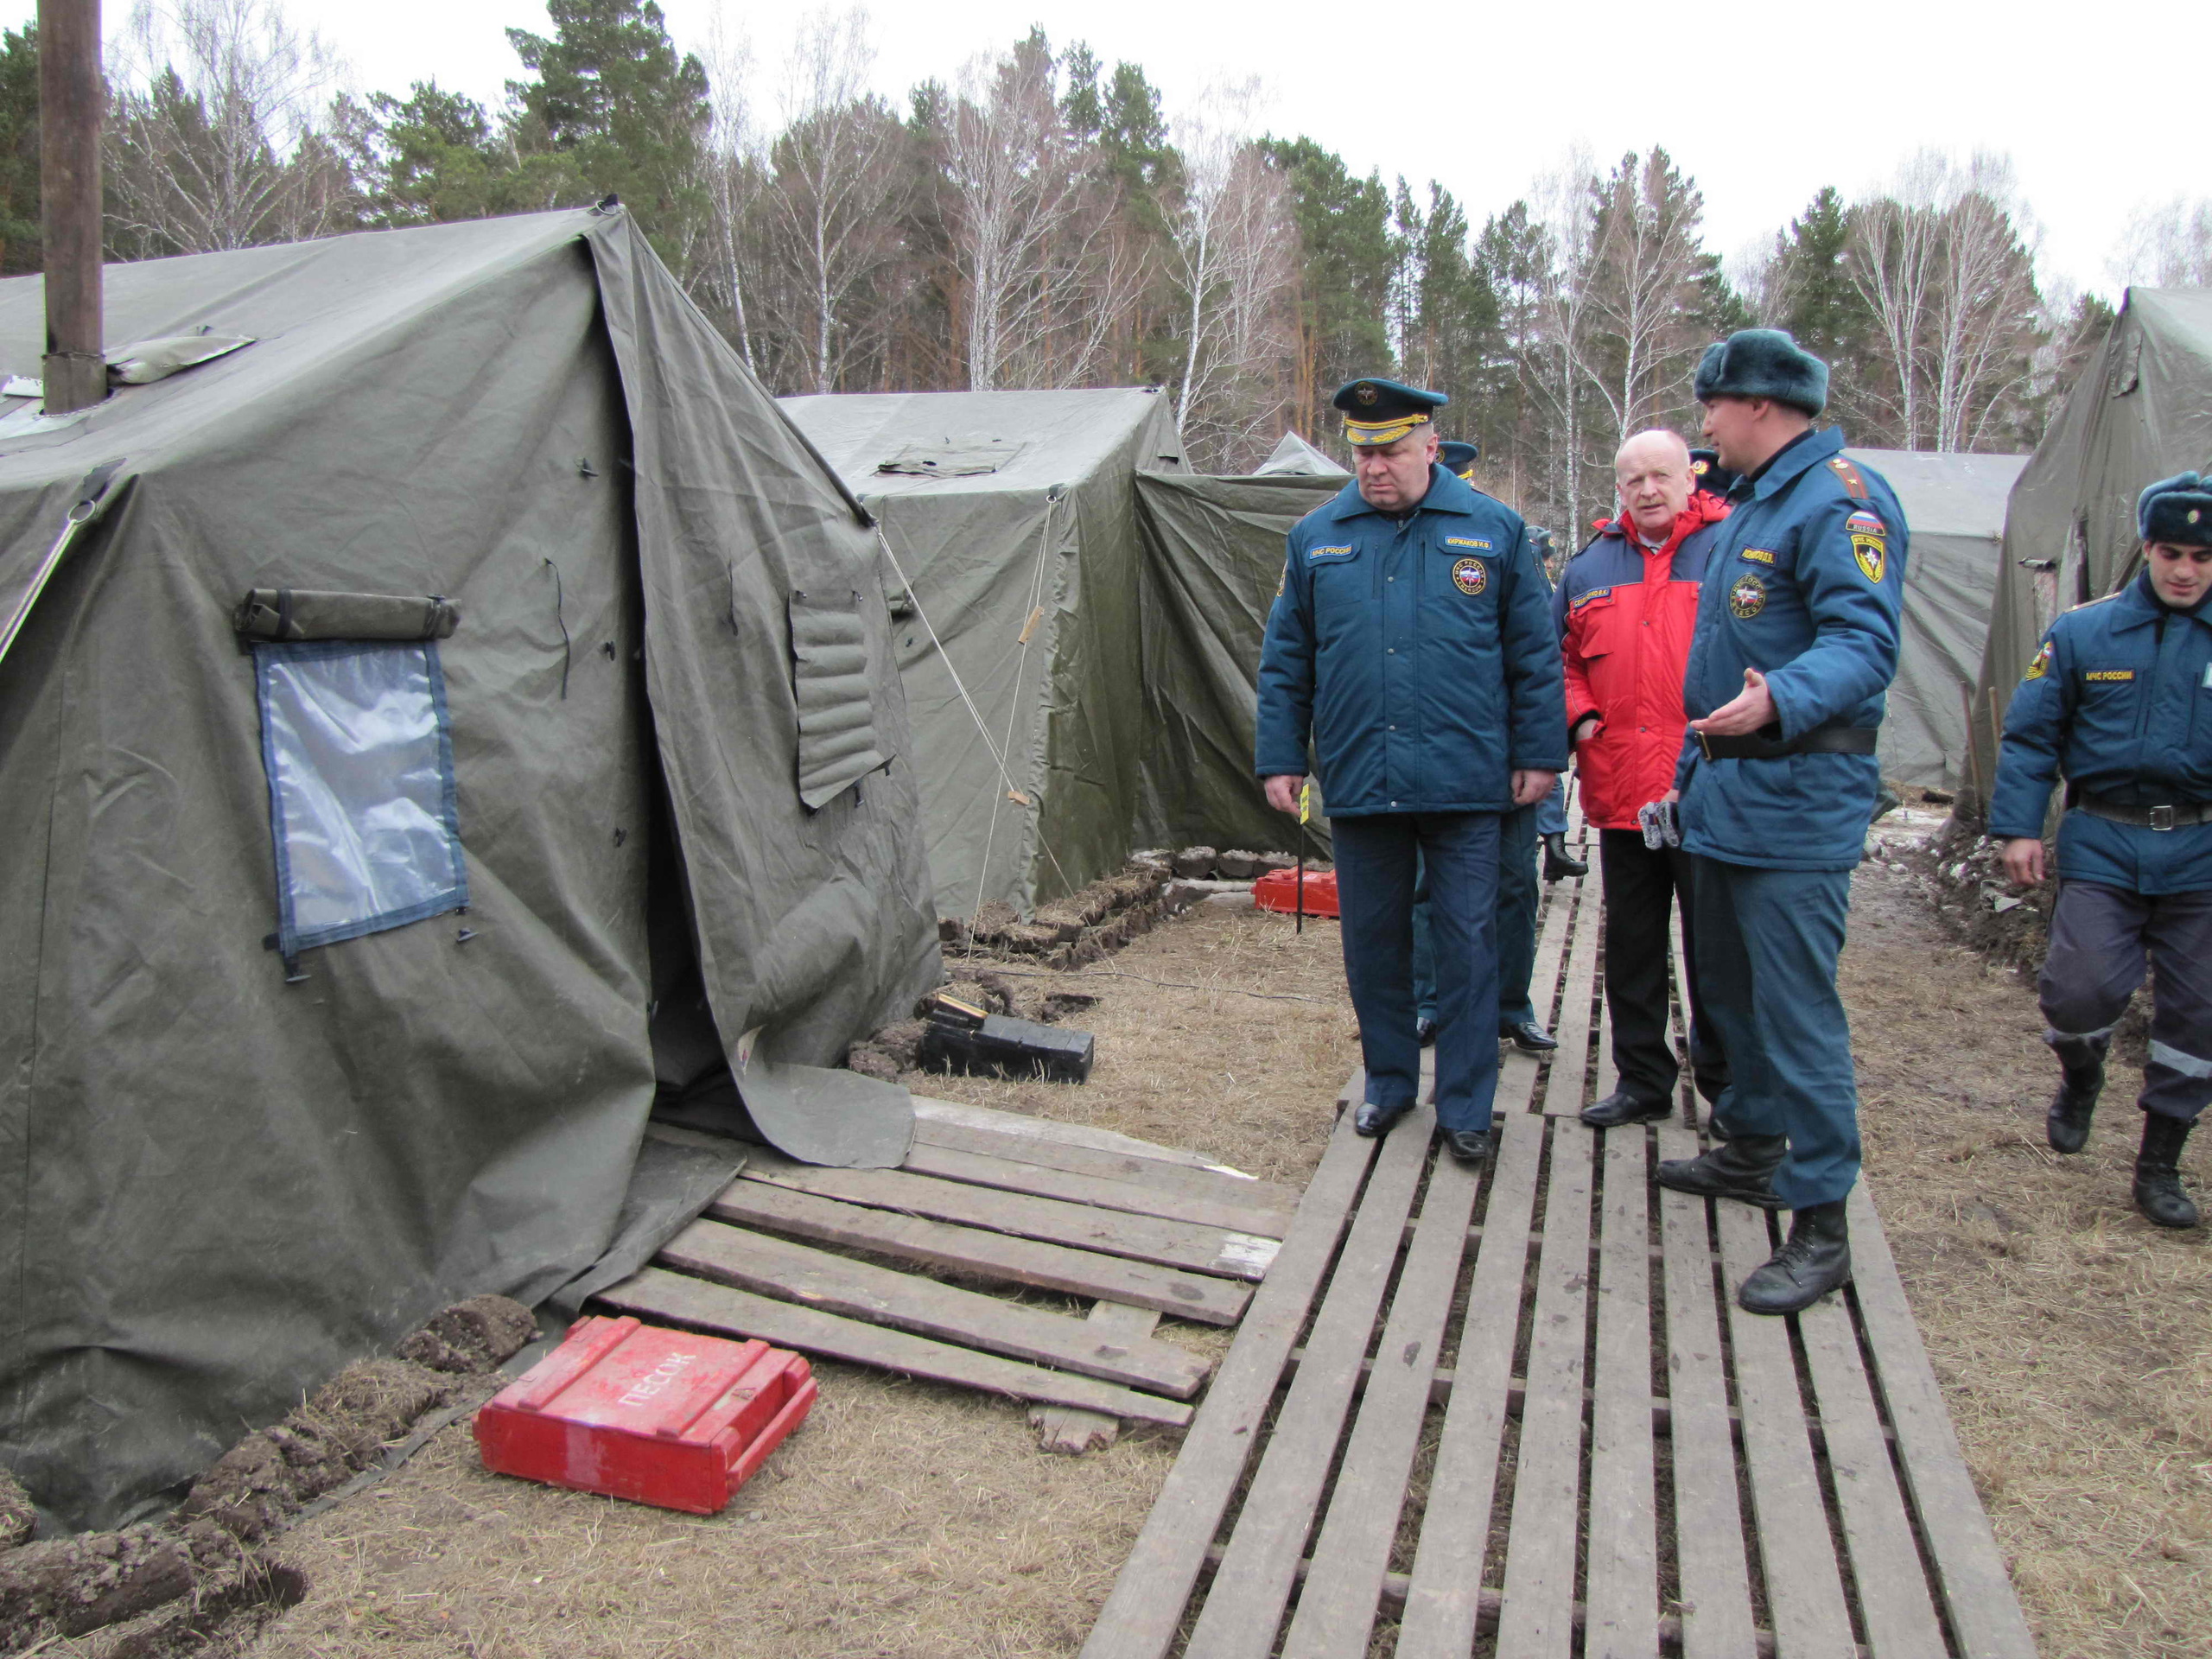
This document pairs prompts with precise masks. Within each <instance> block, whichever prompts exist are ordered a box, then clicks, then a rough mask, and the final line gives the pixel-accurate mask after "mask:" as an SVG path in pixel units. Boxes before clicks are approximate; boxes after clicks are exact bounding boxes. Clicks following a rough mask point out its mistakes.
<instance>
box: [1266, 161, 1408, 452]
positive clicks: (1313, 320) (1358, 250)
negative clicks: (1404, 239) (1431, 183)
mask: <svg viewBox="0 0 2212 1659" xmlns="http://www.w3.org/2000/svg"><path fill="white" fill-rule="evenodd" d="M1266 148H1267V150H1268V157H1269V159H1270V160H1271V161H1273V162H1274V165H1275V166H1276V167H1278V168H1281V170H1282V173H1283V175H1284V177H1285V178H1286V179H1287V181H1289V184H1290V192H1291V213H1292V216H1293V218H1294V219H1295V220H1296V222H1297V225H1298V232H1299V242H1300V272H1299V277H1300V281H1299V287H1300V292H1299V308H1298V309H1299V315H1298V333H1299V373H1298V381H1297V386H1296V390H1295V393H1294V399H1293V403H1292V405H1291V406H1292V409H1293V410H1294V412H1295V415H1294V417H1295V418H1297V419H1298V420H1299V422H1300V429H1301V430H1302V431H1303V432H1304V433H1305V434H1306V435H1307V436H1309V437H1311V436H1312V435H1313V434H1314V433H1315V432H1316V431H1320V430H1325V429H1326V425H1327V421H1328V408H1329V399H1330V398H1331V397H1332V396H1333V395H1334V394H1335V392H1336V389H1337V388H1338V386H1339V385H1342V384H1343V383H1344V382H1345V381H1346V380H1349V379H1351V378H1353V377H1355V376H1357V375H1363V374H1388V373H1389V372H1390V371H1391V370H1392V369H1393V368H1394V367H1395V366H1396V364H1395V358H1394V357H1393V355H1392V353H1391V351H1390V336H1389V328H1388V327H1387V325H1386V323H1385V321H1384V315H1383V311H1384V306H1385V304H1386V303H1387V300H1388V296H1389V289H1390V279H1391V277H1392V275H1393V273H1394V272H1395V270H1396V266H1397V260H1396V257H1395V251H1394V249H1393V247H1392V243H1391V235H1390V198H1389V195H1388V194H1387V193H1385V191H1384V190H1383V180H1382V177H1381V175H1378V174H1372V173H1370V175H1368V176H1367V177H1365V178H1364V179H1356V178H1354V177H1353V176H1352V175H1351V172H1350V171H1349V170H1348V169H1347V168H1345V166H1344V158H1343V157H1342V156H1338V155H1337V154H1336V153H1335V152H1333V151H1332V150H1326V149H1322V148H1321V146H1320V145H1319V144H1318V143H1314V142H1313V140H1312V139H1311V138H1295V139H1284V138H1274V139H1269V140H1268V141H1266Z"/></svg>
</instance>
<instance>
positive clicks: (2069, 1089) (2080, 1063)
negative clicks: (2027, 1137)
mask: <svg viewBox="0 0 2212 1659" xmlns="http://www.w3.org/2000/svg"><path fill="white" fill-rule="evenodd" d="M2110 1041H2111V1039H2109V1038H2105V1039H2092V1038H2086V1037H2067V1038H2063V1039H2060V1040H2059V1041H2057V1042H2055V1043H2053V1044H2052V1045H2051V1046H2050V1049H2051V1052H2052V1053H2054V1054H2056V1055H2057V1056H2058V1065H2059V1071H2060V1072H2061V1074H2062V1075H2061V1081H2060V1083H2059V1085H2058V1092H2057V1093H2056V1094H2055V1095H2053V1096H2051V1097H2050V1117H2049V1118H2048V1119H2047V1120H2046V1121H2045V1122H2044V1134H2045V1135H2048V1136H2049V1137H2050V1149H2051V1150H2052V1151H2053V1152H2079V1151H2081V1150H2082V1147H2084V1146H2086V1145H2088V1140H2089V1114H2090V1113H2092V1112H2094V1111H2095V1110H2096V1109H2097V1096H2098V1094H2099V1093H2100V1092H2101V1090H2103V1088H2104V1086H2105V1049H2106V1048H2107V1046H2108V1045H2109V1043H2110Z"/></svg>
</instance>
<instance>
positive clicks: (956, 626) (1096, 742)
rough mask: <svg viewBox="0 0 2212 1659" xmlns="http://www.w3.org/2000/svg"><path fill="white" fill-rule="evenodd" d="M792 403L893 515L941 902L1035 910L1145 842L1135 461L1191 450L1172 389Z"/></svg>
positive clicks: (947, 908) (956, 909)
mask: <svg viewBox="0 0 2212 1659" xmlns="http://www.w3.org/2000/svg"><path fill="white" fill-rule="evenodd" d="M784 407H785V410H787V411H788V412H789V413H790V415H791V419H792V420H793V421H794V422H796V423H797V424H798V428H799V429H800V430H801V431H803V432H804V433H805V434H806V435H807V437H808V438H809V439H810V441H811V442H813V444H814V446H815V448H817V449H818V450H820V451H821V453H822V454H823V455H824V456H825V457H826V458H827V459H828V460H829V463H830V465H831V466H833V467H836V470H837V472H838V474H840V475H841V476H842V478H843V479H844V480H845V482H846V484H847V486H849V488H850V489H851V490H852V491H853V492H854V493H855V494H856V495H857V496H859V498H860V499H861V501H863V502H864V503H866V505H868V510H869V511H870V512H873V513H874V515H875V517H876V518H877V520H878V521H879V523H880V525H881V527H882V531H883V537H884V544H885V546H886V549H887V560H886V565H887V569H886V571H885V577H886V582H887V585H888V586H889V587H891V588H893V589H898V590H906V589H907V588H908V585H909V584H911V590H910V591H899V592H896V593H894V597H893V611H894V614H896V615H897V616H898V621H899V626H898V630H897V646H898V653H899V670H900V672H901V674H902V676H903V677H904V679H905V682H906V702H907V705H908V707H909V708H910V709H912V715H913V725H914V744H915V747H914V769H915V772H916V774H917V776H918V778H919V779H920V784H921V795H922V808H923V822H924V825H925V831H926V834H927V837H928V844H929V861H930V868H931V874H933V875H934V876H935V878H936V880H937V904H938V910H939V912H940V913H942V914H944V915H947V916H966V915H969V914H970V913H971V912H974V911H975V910H976V908H977V907H978V906H980V905H981V904H982V903H984V902H985V901H988V900H991V899H1001V900H1004V901H1006V902H1007V903H1009V904H1011V905H1013V906H1014V907H1015V908H1016V909H1018V910H1022V911H1027V910H1028V909H1030V908H1032V907H1033V906H1035V905H1037V904H1038V903H1039V902H1041V901H1043V900H1045V899H1051V898H1053V897H1056V896H1058V895H1059V894H1061V893H1067V892H1070V891H1072V890H1073V889H1074V888H1077V887H1081V886H1083V885H1084V883H1085V882H1087V881H1090V880H1095V879H1096V878H1097V877H1098V876H1100V875H1103V874H1107V873H1108V872H1109V871H1111V870H1113V869H1115V868H1117V867H1118V866H1119V865H1120V864H1121V862H1122V860H1123V859H1125V858H1126V857H1127V856H1128V853H1129V851H1130V849H1131V848H1133V847H1135V846H1139V845H1142V844H1144V843H1143V842H1141V841H1139V840H1136V839H1134V838H1133V837H1134V836H1135V833H1136V829H1135V826H1136V822H1137V802H1138V799H1139V795H1140V772H1141V769H1142V767H1143V765H1144V762H1145V709H1144V700H1143V697H1142V696H1141V690H1140V687H1141V671H1142V661H1143V658H1142V655H1141V601H1140V591H1139V590H1140V582H1141V563H1142V555H1141V550H1140V545H1139V538H1138V532H1137V524H1136V493H1135V484H1134V480H1135V474H1136V473H1137V471H1138V469H1140V468H1141V467H1153V468H1160V467H1167V468H1173V467H1180V466H1181V464H1182V444H1181V442H1180V441H1179V439H1178V438H1177V436H1176V434H1175V426H1174V419H1173V411H1172V410H1170V408H1169V406H1168V403H1167V400H1166V398H1165V397H1161V396H1160V394H1159V393H1158V392H1157V391H1152V390H1133V391H1123V390H1109V391H985V392H965V391H947V392H918V393H911V394H889V393H887V394H881V395H877V394H871V393H832V394H828V395H823V396H817V397H787V398H785V400H784ZM901 573H903V574H901ZM932 628H933V629H934V630H935V634H934V638H932V634H931V629H932ZM940 645H941V646H942V649H940V648H939V647H940Z"/></svg>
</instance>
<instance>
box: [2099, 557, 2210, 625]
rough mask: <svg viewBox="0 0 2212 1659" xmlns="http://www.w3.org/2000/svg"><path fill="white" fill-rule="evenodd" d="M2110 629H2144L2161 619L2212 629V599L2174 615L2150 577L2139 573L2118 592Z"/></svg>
mask: <svg viewBox="0 0 2212 1659" xmlns="http://www.w3.org/2000/svg"><path fill="white" fill-rule="evenodd" d="M2112 607H2113V617H2112V623H2111V626H2113V627H2114V628H2141V627H2147V626H2150V625H2151V624H2152V623H2153V622H2155V621H2157V620H2158V619H2159V617H2161V616H2185V617H2189V618H2190V619H2191V620H2195V621H2197V622H2201V623H2202V624H2203V625H2204V626H2206V627H2208V628H2212V599H2201V600H2199V601H2197V602H2196V605H2195V606H2193V607H2191V608H2190V609H2189V610H2186V611H2177V610H2176V609H2174V608H2173V607H2172V606H2171V605H2167V604H2164V603H2163V602H2162V601H2160V600H2159V598H2158V589H2157V588H2153V587H2152V585H2151V573H2150V572H2149V571H2148V570H2138V571H2137V572H2136V573H2135V580H2134V581H2133V582H2129V583H2128V584H2127V586H2126V587H2125V588H2121V589H2120V593H2119V594H2118V595H2117V596H2116V597H2115V598H2114V599H2113V601H2112Z"/></svg>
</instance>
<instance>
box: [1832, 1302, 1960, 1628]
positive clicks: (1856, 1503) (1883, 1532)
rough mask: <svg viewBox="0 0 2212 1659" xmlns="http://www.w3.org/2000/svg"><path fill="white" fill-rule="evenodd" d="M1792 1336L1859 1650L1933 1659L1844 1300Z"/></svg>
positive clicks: (1919, 1578)
mask: <svg viewBox="0 0 2212 1659" xmlns="http://www.w3.org/2000/svg"><path fill="white" fill-rule="evenodd" d="M1797 1331H1798V1334H1799V1336H1800V1337H1801V1338H1802V1340H1803V1343H1804V1348H1805V1369H1806V1370H1807V1372H1808V1374H1809V1375H1810V1376H1811V1378H1812V1383H1813V1397H1814V1399H1815V1401H1816V1402H1818V1404H1819V1408H1820V1414H1821V1430H1822V1432H1823V1434H1824V1437H1825V1440H1826V1442H1827V1458H1828V1476H1829V1478H1830V1479H1831V1480H1832V1481H1834V1484H1835V1496H1836V1507H1837V1510H1839V1512H1840V1515H1841V1516H1842V1520H1843V1547H1844V1553H1845V1554H1847V1556H1848V1557H1849V1558H1850V1561H1851V1575H1852V1578H1853V1580H1855V1581H1856V1582H1857V1584H1858V1586H1859V1621H1860V1623H1861V1624H1864V1625H1865V1627H1866V1645H1867V1647H1868V1648H1869V1649H1872V1652H1873V1656H1874V1659H1918V1656H1920V1655H1922V1654H1940V1653H1942V1651H1943V1650H1944V1648H1943V1627H1942V1623H1941V1622H1940V1621H1939V1620H1938V1619H1937V1618H1936V1603H1935V1600H1934V1599H1933V1598H1932V1597H1931V1596H1930V1595H1929V1587H1928V1575H1927V1573H1926V1571H1925V1570H1924V1569H1923V1567H1922V1566H1921V1564H1920V1550H1919V1548H1918V1547H1917V1546H1916V1545H1915V1544H1914V1542H1913V1540H1912V1525H1911V1522H1909V1521H1908V1520H1907V1519H1906V1518H1905V1508H1904V1494H1903V1493H1901V1492H1900V1491H1898V1490H1897V1471H1895V1469H1894V1468H1892V1467H1891V1462H1890V1445H1889V1442H1888V1441H1887V1440H1884V1439H1883V1438H1882V1422H1881V1419H1880V1417H1879V1416H1878V1415H1877V1414H1876V1412H1875V1409H1874V1397H1873V1395H1872V1393H1871V1392H1870V1391H1869V1390H1868V1389H1867V1386H1866V1369H1865V1367H1864V1366H1863V1365H1861V1363H1859V1333H1858V1332H1856V1331H1854V1330H1853V1329H1852V1325H1851V1307H1850V1305H1849V1303H1848V1302H1847V1301H1846V1300H1845V1299H1844V1298H1842V1297H1840V1296H1824V1297H1822V1298H1821V1300H1819V1301H1817V1302H1815V1304H1814V1305H1813V1306H1810V1307H1808V1308H1807V1309H1806V1310H1805V1311H1804V1312H1803V1313H1800V1314H1799V1315H1798V1316H1797Z"/></svg>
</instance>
